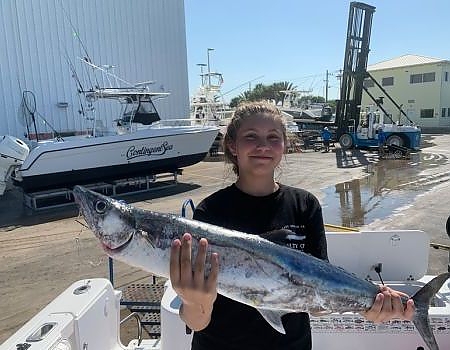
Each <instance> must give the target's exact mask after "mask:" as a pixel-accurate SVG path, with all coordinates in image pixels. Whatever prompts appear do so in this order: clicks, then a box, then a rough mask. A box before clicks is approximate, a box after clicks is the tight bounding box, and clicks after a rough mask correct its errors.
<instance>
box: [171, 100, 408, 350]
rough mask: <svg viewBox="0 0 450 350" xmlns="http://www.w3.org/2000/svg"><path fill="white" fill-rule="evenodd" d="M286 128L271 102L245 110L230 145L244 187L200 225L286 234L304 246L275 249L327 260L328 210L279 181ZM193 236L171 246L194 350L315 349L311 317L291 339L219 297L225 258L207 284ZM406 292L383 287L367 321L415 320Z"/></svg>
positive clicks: (291, 327) (294, 321)
mask: <svg viewBox="0 0 450 350" xmlns="http://www.w3.org/2000/svg"><path fill="white" fill-rule="evenodd" d="M286 141H287V140H286V128H285V125H284V123H283V119H282V116H281V114H280V112H279V111H278V109H277V108H276V107H275V106H273V105H270V104H267V103H264V102H254V103H247V104H244V105H241V106H240V107H238V108H237V110H236V111H235V114H234V117H233V119H232V120H231V122H230V124H229V125H228V128H227V132H226V135H225V138H224V153H225V158H226V160H228V161H229V162H231V163H232V164H233V170H234V172H235V173H236V175H237V181H236V182H235V183H234V184H232V185H231V186H228V187H226V188H224V189H221V190H219V191H217V192H215V193H213V194H212V195H210V196H209V197H207V198H206V199H204V200H203V201H202V202H201V203H200V204H199V205H198V206H197V208H196V210H195V212H194V219H196V220H200V221H204V222H208V223H211V224H214V225H218V226H222V227H226V228H229V229H234V230H239V231H242V232H247V233H249V234H258V235H260V234H263V233H265V232H269V231H273V230H279V229H282V228H287V229H289V230H291V231H293V232H294V233H295V234H296V236H297V239H295V240H289V239H286V240H283V241H279V242H276V243H278V244H284V245H286V246H289V247H291V248H293V249H299V250H302V251H304V252H306V253H309V254H312V255H314V256H316V257H318V258H320V259H323V260H327V259H328V257H327V247H326V238H325V230H324V225H323V218H322V209H321V206H320V204H319V201H318V200H317V198H316V197H315V196H314V195H312V194H311V193H309V192H307V191H305V190H302V189H298V188H293V187H289V186H286V185H283V184H281V183H278V182H276V181H275V180H274V173H275V169H276V168H277V166H278V165H279V163H280V161H281V159H282V157H283V155H284V150H285V145H286ZM191 239H192V237H191V235H190V234H188V233H186V234H185V235H184V236H183V238H182V239H181V240H178V239H177V240H175V241H174V242H173V245H172V251H171V262H170V279H171V282H172V286H173V288H174V290H175V291H176V292H177V294H178V295H179V296H180V298H181V300H182V306H181V308H180V317H181V318H182V320H183V321H184V322H185V323H186V324H187V326H188V327H189V328H191V329H193V330H194V336H193V340H192V349H193V350H200V349H214V350H219V349H227V350H230V349H247V350H248V349H255V350H263V349H268V350H269V349H270V350H275V349H283V350H286V349H296V350H306V349H308V350H310V349H311V348H312V342H311V329H310V324H309V316H308V314H307V313H290V314H286V315H284V316H283V318H282V321H283V326H284V328H285V330H286V334H281V333H279V332H277V331H276V330H275V329H273V328H272V327H271V326H270V325H269V324H268V323H267V321H265V320H264V318H263V317H262V316H261V315H260V313H259V312H258V311H256V309H254V308H252V307H250V306H247V305H245V304H241V303H239V302H236V301H234V300H231V299H228V298H226V297H225V296H222V295H220V294H217V276H218V256H217V254H215V253H213V254H212V256H211V272H210V274H209V276H208V278H205V275H204V271H205V259H206V251H207V245H208V242H207V241H206V239H204V238H203V239H201V241H200V245H199V251H198V252H197V256H196V257H195V264H194V271H192V265H191ZM400 295H404V294H402V293H400V292H396V291H394V290H391V289H389V288H387V287H383V288H382V289H381V292H380V293H379V294H378V295H377V298H376V300H375V302H374V304H373V306H372V308H371V309H370V310H369V311H367V312H366V313H365V317H366V318H367V319H369V320H372V321H374V322H383V321H387V320H389V319H391V318H400V319H412V316H413V314H414V305H413V302H412V300H410V301H408V304H407V307H406V309H405V308H404V307H403V305H402V303H401V300H400Z"/></svg>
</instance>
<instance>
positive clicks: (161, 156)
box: [0, 87, 219, 194]
mask: <svg viewBox="0 0 450 350" xmlns="http://www.w3.org/2000/svg"><path fill="white" fill-rule="evenodd" d="M85 95H86V98H88V99H89V100H91V101H97V100H99V99H113V100H116V101H118V102H120V103H121V104H122V114H121V117H120V118H119V119H117V120H115V127H114V128H113V129H106V128H104V127H103V126H101V125H100V124H99V123H98V122H97V123H96V125H95V127H94V128H93V129H92V130H91V132H90V133H88V134H87V135H82V136H70V137H65V138H61V137H59V138H56V139H51V140H43V141H42V140H41V141H39V142H33V143H31V149H30V151H29V154H28V155H27V156H26V157H25V158H24V159H22V160H23V163H22V164H19V163H20V162H19V161H17V162H16V163H15V164H13V166H14V170H13V171H12V170H11V166H12V165H11V164H10V162H8V163H7V164H4V165H3V166H2V165H0V169H1V168H4V169H8V170H4V171H3V174H4V175H5V176H8V175H10V176H11V178H12V180H13V183H14V184H15V185H16V186H19V187H21V188H22V189H23V190H24V191H25V192H34V191H40V190H47V189H54V188H61V187H71V186H73V185H75V184H89V183H95V182H99V181H108V180H114V179H123V178H131V177H138V176H147V175H155V174H159V173H164V172H176V171H177V170H178V169H180V168H183V167H187V166H189V165H193V164H195V163H197V162H200V161H201V160H203V158H204V157H205V156H206V154H207V153H208V151H209V149H210V147H211V145H212V143H213V141H214V139H215V137H216V136H217V134H218V131H219V128H218V127H215V126H211V125H205V124H194V123H192V122H191V120H189V119H185V120H179V119H178V120H160V117H159V115H158V112H157V110H156V108H155V106H154V104H153V99H155V98H160V97H164V96H167V95H168V94H167V93H155V92H150V91H148V89H147V88H146V87H135V88H102V89H96V90H92V91H88V92H85ZM8 141H9V142H8V143H6V142H5V143H4V144H3V145H2V146H0V148H1V147H3V148H4V149H5V150H4V151H3V152H2V153H7V148H8V147H10V146H11V139H10V138H8ZM16 142H18V141H16ZM14 145H15V144H14ZM15 146H16V145H15ZM21 146H22V145H21ZM24 152H26V151H24ZM2 160H3V159H2ZM0 162H1V160H0ZM3 163H6V162H5V161H3ZM0 180H2V179H0ZM5 180H6V179H3V182H5ZM0 194H1V193H0Z"/></svg>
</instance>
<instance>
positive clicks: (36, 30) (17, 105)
mask: <svg viewBox="0 0 450 350" xmlns="http://www.w3.org/2000/svg"><path fill="white" fill-rule="evenodd" d="M0 21H1V27H0V28H1V30H0V90H1V94H0V135H4V134H9V135H13V136H17V137H23V135H24V133H25V132H26V128H25V127H24V125H23V113H22V111H21V102H22V96H23V91H25V90H28V91H31V92H32V93H33V95H34V96H35V101H36V113H35V114H40V115H42V116H43V117H44V118H45V119H46V120H47V121H48V124H51V125H52V126H53V127H54V128H55V129H56V130H58V131H73V130H82V129H84V128H85V127H86V124H87V122H86V118H84V117H83V116H82V115H80V113H79V112H78V111H79V110H80V109H81V104H80V102H84V101H81V100H80V96H79V94H78V93H77V88H79V86H78V84H77V82H76V79H74V78H75V77H73V76H72V75H73V73H72V69H71V68H70V66H71V65H73V66H74V69H75V71H76V73H77V78H78V79H79V80H80V82H81V85H82V88H83V89H89V88H91V87H93V86H95V85H97V84H98V85H104V84H106V83H107V81H102V79H101V76H100V75H99V74H97V75H96V78H93V76H92V69H90V68H89V67H88V66H87V65H86V64H84V63H83V62H82V59H84V58H86V57H90V59H91V60H92V62H93V63H95V64H96V65H98V66H103V65H113V66H115V67H116V68H114V70H113V71H111V72H113V73H114V74H116V75H118V76H119V77H121V78H123V79H125V80H126V81H128V82H131V83H133V84H134V83H137V82H142V81H154V82H155V83H154V84H153V85H152V90H153V91H157V92H160V91H164V92H170V96H169V97H167V98H165V99H161V100H159V101H157V102H156V106H157V108H158V111H159V112H160V115H161V117H162V118H163V119H165V118H166V119H168V118H187V117H188V113H189V89H188V73H187V57H186V56H187V54H186V33H185V19H184V2H183V0H151V1H149V0H127V1H124V0H76V1H72V0H39V1H29V0H8V1H0ZM121 85H123V83H121ZM31 96H32V95H31V94H27V97H28V99H30V97H31ZM28 102H29V103H30V101H28ZM31 102H32V101H31ZM117 107H118V106H116V105H113V104H111V105H108V106H105V105H103V106H100V105H99V104H98V105H97V104H96V113H97V116H98V118H101V119H103V122H104V124H108V123H112V120H114V119H115V118H117V116H118V112H119V108H117ZM83 108H86V105H84V106H83ZM38 119H39V120H40V121H39V125H38V126H39V129H40V130H39V131H40V132H49V131H50V130H49V128H48V126H47V125H45V124H44V123H43V122H42V121H41V119H40V118H38Z"/></svg>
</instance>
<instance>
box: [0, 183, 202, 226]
mask: <svg viewBox="0 0 450 350" xmlns="http://www.w3.org/2000/svg"><path fill="white" fill-rule="evenodd" d="M199 187H201V186H200V185H198V184H193V183H183V182H178V183H177V184H176V185H174V186H171V187H164V188H161V189H158V188H154V189H152V190H151V191H148V192H141V193H134V194H133V193H130V194H122V195H118V196H116V198H120V199H123V200H125V201H126V202H128V203H135V202H140V201H145V200H152V199H156V198H161V197H167V196H173V195H177V194H180V193H185V192H189V191H192V190H195V189H197V188H199ZM78 214H79V210H78V207H77V205H76V204H75V203H73V202H72V203H69V204H67V205H65V206H62V207H56V208H47V209H40V210H38V211H33V210H32V209H30V208H28V207H27V206H25V204H24V202H23V193H22V191H21V190H19V189H13V190H10V191H7V192H6V193H5V195H4V196H2V197H0V229H3V231H10V230H13V229H14V228H17V227H21V226H32V225H36V224H42V223H46V222H51V221H55V220H61V219H67V218H71V217H76V216H78Z"/></svg>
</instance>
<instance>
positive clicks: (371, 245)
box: [1, 230, 450, 350]
mask: <svg viewBox="0 0 450 350" xmlns="http://www.w3.org/2000/svg"><path fill="white" fill-rule="evenodd" d="M327 239H328V245H329V258H330V261H331V262H332V263H334V264H336V265H339V266H342V267H344V268H345V269H347V270H349V271H352V272H353V273H355V274H356V275H358V276H359V277H363V278H367V279H370V280H373V281H374V283H381V282H380V280H384V283H385V284H388V285H391V286H393V287H394V288H396V289H399V290H402V291H405V292H406V293H408V294H413V293H414V292H415V291H417V290H418V289H419V288H420V287H421V286H423V285H424V284H425V283H427V282H428V281H430V279H431V278H432V277H433V276H430V275H426V271H427V266H428V255H429V246H430V242H429V238H428V235H427V234H426V233H425V232H423V231H413V230H410V231H378V232H375V231H361V232H351V233H349V232H327ZM380 276H381V277H382V278H380ZM121 300H122V292H121V291H119V290H115V289H114V287H113V286H112V285H111V283H110V281H109V280H107V279H101V278H93V279H90V280H81V281H78V282H75V283H74V284H72V285H71V286H70V287H69V288H68V289H67V290H66V291H64V292H63V293H62V294H61V295H59V296H58V297H57V298H56V299H55V300H53V301H52V302H51V303H50V304H49V305H47V306H46V307H45V308H44V309H43V310H42V311H41V312H39V313H38V314H37V315H36V316H34V317H33V318H32V319H31V320H30V321H28V322H27V323H26V324H25V325H24V326H23V327H22V328H21V329H19V330H18V331H17V332H16V333H15V334H14V335H12V336H11V337H10V338H9V339H8V340H7V341H6V342H5V343H3V344H2V345H1V349H2V350H27V349H28V348H30V347H31V349H30V350H50V349H58V350H87V349H96V350H117V349H124V350H153V349H157V350H188V349H190V342H191V337H192V334H189V332H187V331H186V327H185V324H184V323H183V322H182V321H181V320H180V318H179V316H178V311H179V306H180V300H179V298H178V297H177V295H176V294H175V292H174V291H173V289H172V288H171V286H170V283H169V282H166V284H165V292H164V294H163V296H162V300H161V307H160V316H161V332H160V334H161V336H160V337H159V338H157V339H143V338H142V333H141V332H138V334H139V335H138V338H137V339H134V340H132V341H130V342H129V343H128V344H122V343H121V341H120V323H121V320H120V309H121V306H122V305H121ZM429 318H430V322H431V325H432V328H433V332H434V335H435V338H436V341H437V344H438V346H439V349H440V350H447V349H450V280H447V281H446V282H445V283H444V285H443V286H442V288H441V289H440V291H439V292H438V293H437V294H436V297H435V298H434V300H433V302H432V305H431V306H430V308H429ZM311 328H312V335H313V346H314V349H315V350H329V349H333V350H344V349H345V350H347V349H364V350H379V349H380V348H382V349H383V350H398V349H414V350H417V349H427V347H426V345H425V344H424V342H423V340H422V338H421V337H420V335H419V334H418V332H417V330H416V329H415V327H414V325H413V323H411V322H408V321H391V322H389V323H383V324H380V325H376V324H374V323H372V322H369V321H366V320H365V319H364V318H363V317H362V316H360V315H359V314H354V313H345V314H329V315H325V316H323V317H312V318H311ZM431 350H436V349H431Z"/></svg>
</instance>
